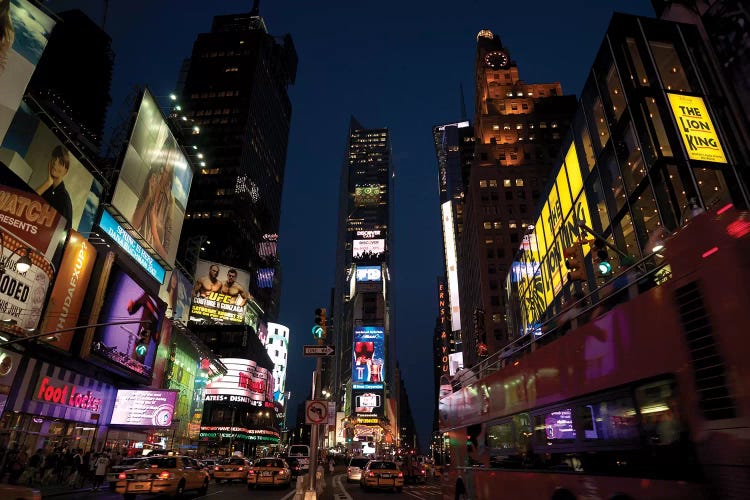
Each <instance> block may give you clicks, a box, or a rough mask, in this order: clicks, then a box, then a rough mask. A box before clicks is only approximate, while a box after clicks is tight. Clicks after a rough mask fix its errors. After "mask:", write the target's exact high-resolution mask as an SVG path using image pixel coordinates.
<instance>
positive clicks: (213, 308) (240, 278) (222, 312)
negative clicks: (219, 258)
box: [190, 260, 252, 324]
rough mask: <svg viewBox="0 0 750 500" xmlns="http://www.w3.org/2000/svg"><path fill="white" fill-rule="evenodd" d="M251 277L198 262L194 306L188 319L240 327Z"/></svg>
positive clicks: (219, 266)
mask: <svg viewBox="0 0 750 500" xmlns="http://www.w3.org/2000/svg"><path fill="white" fill-rule="evenodd" d="M249 288H250V273H248V272H247V271H243V270H241V269H235V268H233V267H229V266H225V265H223V264H217V263H216V262H211V261H208V260H199V261H198V265H197V266H196V268H195V285H193V305H192V307H191V309H190V319H191V320H199V319H201V318H208V319H212V320H215V321H217V322H219V323H225V324H231V323H242V322H243V321H244V319H245V305H246V304H247V302H248V300H252V296H251V295H250V292H248V289H249Z"/></svg>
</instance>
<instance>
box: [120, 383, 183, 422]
mask: <svg viewBox="0 0 750 500" xmlns="http://www.w3.org/2000/svg"><path fill="white" fill-rule="evenodd" d="M176 401H177V391H170V390H126V389H118V391H117V398H116V399H115V406H114V409H113V410H112V421H111V422H110V423H111V424H112V425H131V426H134V427H169V426H170V425H172V415H173V414H174V405H175V402H176Z"/></svg>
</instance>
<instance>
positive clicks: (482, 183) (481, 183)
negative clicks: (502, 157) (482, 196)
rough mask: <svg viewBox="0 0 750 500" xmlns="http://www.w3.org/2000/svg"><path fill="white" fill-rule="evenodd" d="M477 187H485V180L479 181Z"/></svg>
mask: <svg viewBox="0 0 750 500" xmlns="http://www.w3.org/2000/svg"><path fill="white" fill-rule="evenodd" d="M479 187H480V188H486V187H487V181H485V180H481V181H479Z"/></svg>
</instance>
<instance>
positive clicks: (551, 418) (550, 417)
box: [534, 408, 576, 444]
mask: <svg viewBox="0 0 750 500" xmlns="http://www.w3.org/2000/svg"><path fill="white" fill-rule="evenodd" d="M534 435H535V438H536V442H537V443H540V444H541V443H544V442H545V441H552V442H554V441H564V440H572V439H575V438H576V430H575V428H574V427H573V410H572V409H571V408H560V409H557V410H554V411H548V412H545V413H542V414H541V415H535V416H534Z"/></svg>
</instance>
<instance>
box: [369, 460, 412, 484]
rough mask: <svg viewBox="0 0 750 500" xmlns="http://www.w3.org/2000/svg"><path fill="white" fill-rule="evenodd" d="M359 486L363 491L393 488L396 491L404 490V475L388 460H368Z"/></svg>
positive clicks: (394, 463)
mask: <svg viewBox="0 0 750 500" xmlns="http://www.w3.org/2000/svg"><path fill="white" fill-rule="evenodd" d="M359 486H360V488H362V489H363V490H367V489H369V488H393V489H395V490H396V491H399V492H400V491H401V490H403V489H404V473H403V472H401V471H400V470H399V468H398V467H397V466H396V462H391V461H390V460H370V461H369V462H368V463H367V465H366V466H365V470H363V471H362V479H360V481H359Z"/></svg>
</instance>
